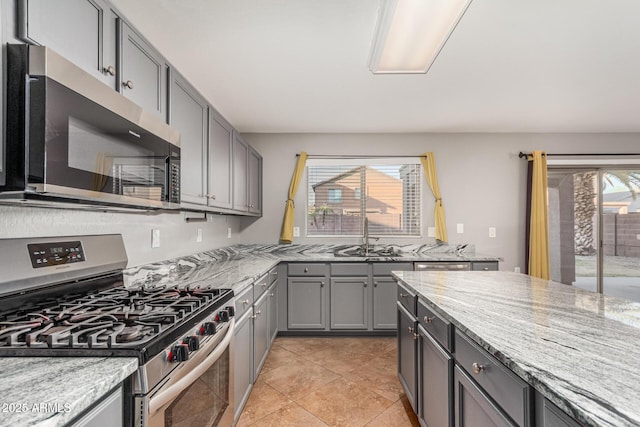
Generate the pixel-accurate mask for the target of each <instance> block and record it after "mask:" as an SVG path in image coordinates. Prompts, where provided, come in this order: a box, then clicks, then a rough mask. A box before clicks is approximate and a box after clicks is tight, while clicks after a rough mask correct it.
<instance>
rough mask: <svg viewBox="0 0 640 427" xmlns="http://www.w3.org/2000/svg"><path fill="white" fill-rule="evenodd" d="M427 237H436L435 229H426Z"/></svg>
mask: <svg viewBox="0 0 640 427" xmlns="http://www.w3.org/2000/svg"><path fill="white" fill-rule="evenodd" d="M427 237H436V228H435V227H427Z"/></svg>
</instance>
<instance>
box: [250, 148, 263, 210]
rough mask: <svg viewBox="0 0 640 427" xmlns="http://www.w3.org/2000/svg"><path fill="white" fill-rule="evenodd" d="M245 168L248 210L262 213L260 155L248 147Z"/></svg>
mask: <svg viewBox="0 0 640 427" xmlns="http://www.w3.org/2000/svg"><path fill="white" fill-rule="evenodd" d="M248 156H249V158H248V170H247V174H248V176H247V184H248V188H247V192H248V196H247V198H248V202H249V212H250V213H253V214H260V213H262V156H260V154H258V152H257V151H256V150H254V149H253V148H252V147H249V153H248Z"/></svg>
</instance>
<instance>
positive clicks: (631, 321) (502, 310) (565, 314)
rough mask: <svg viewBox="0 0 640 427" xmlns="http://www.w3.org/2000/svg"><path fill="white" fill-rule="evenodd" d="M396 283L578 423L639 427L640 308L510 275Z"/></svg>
mask: <svg viewBox="0 0 640 427" xmlns="http://www.w3.org/2000/svg"><path fill="white" fill-rule="evenodd" d="M395 275H396V277H397V278H398V279H399V280H400V281H401V283H403V284H404V285H407V286H408V287H409V288H412V289H413V290H414V291H416V292H417V294H418V296H419V299H420V300H422V301H425V302H426V304H428V305H429V306H431V307H432V308H433V309H435V310H436V311H437V312H438V313H439V314H440V315H442V316H443V317H444V318H446V319H448V320H449V321H451V322H452V323H453V325H454V326H455V327H456V328H458V329H459V330H461V331H463V332H465V333H466V334H467V335H468V336H469V337H471V338H472V339H473V340H475V341H476V342H477V343H478V344H479V345H481V346H482V347H483V348H484V349H486V350H487V351H488V352H489V353H491V354H493V355H494V356H495V357H496V358H497V359H499V360H500V361H501V362H503V363H504V364H505V365H506V366H508V367H509V368H510V369H511V370H512V371H513V372H515V373H516V374H517V375H518V376H520V377H521V378H522V379H524V380H525V381H527V382H528V383H529V384H531V385H532V386H533V387H534V388H535V389H536V390H538V391H539V392H540V393H541V394H542V395H544V396H545V397H547V398H548V399H549V400H551V401H552V402H554V403H555V404H556V405H557V406H558V407H560V408H561V409H563V410H564V411H565V412H567V413H568V414H572V415H573V416H574V418H576V419H577V420H578V421H580V422H582V423H584V424H585V425H589V426H612V427H613V426H616V427H620V426H639V425H640V370H639V369H638V366H637V361H638V360H640V303H635V302H633V301H628V300H623V299H618V298H612V297H606V296H603V295H599V294H596V293H593V292H588V291H583V290H581V289H578V288H575V287H573V286H568V285H563V284H561V283H556V282H551V281H547V280H541V279H536V278H532V277H529V276H526V275H523V274H517V273H509V272H396V273H395Z"/></svg>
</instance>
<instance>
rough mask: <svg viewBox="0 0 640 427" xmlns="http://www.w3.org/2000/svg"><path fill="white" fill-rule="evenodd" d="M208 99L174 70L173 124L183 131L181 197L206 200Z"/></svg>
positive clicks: (191, 201)
mask: <svg viewBox="0 0 640 427" xmlns="http://www.w3.org/2000/svg"><path fill="white" fill-rule="evenodd" d="M207 111H208V108H207V102H206V101H205V99H204V98H203V97H202V96H200V94H199V93H198V92H197V91H196V90H195V89H194V88H193V87H192V86H191V85H190V84H189V83H187V81H186V80H185V79H184V78H183V77H182V76H181V75H180V74H178V73H177V72H175V71H172V72H171V109H170V116H171V117H170V121H169V123H170V125H171V127H173V128H175V129H177V130H178V131H179V132H180V155H181V157H182V163H183V164H184V165H188V167H184V168H181V171H180V173H181V176H180V194H181V200H182V201H183V202H188V203H197V204H201V205H203V204H206V203H207V199H206V197H205V194H206V171H207V163H206V162H207V145H206V144H207Z"/></svg>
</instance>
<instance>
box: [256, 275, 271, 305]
mask: <svg viewBox="0 0 640 427" xmlns="http://www.w3.org/2000/svg"><path fill="white" fill-rule="evenodd" d="M269 284H270V283H269V273H267V274H265V275H264V276H262V277H261V278H259V279H258V280H256V281H255V282H254V283H253V300H254V301H257V300H258V298H260V296H261V295H262V294H263V293H264V291H266V290H267V288H268V287H269Z"/></svg>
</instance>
